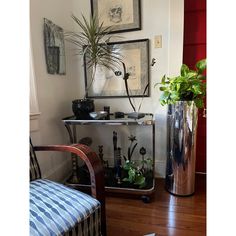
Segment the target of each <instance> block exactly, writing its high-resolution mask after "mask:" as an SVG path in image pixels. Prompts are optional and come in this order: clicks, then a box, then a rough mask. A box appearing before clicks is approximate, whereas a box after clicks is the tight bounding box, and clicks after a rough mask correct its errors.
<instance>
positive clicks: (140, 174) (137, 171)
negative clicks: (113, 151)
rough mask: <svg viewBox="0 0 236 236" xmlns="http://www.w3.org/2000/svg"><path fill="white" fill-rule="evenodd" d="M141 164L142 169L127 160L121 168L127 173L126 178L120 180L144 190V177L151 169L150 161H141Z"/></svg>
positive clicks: (145, 181)
mask: <svg viewBox="0 0 236 236" xmlns="http://www.w3.org/2000/svg"><path fill="white" fill-rule="evenodd" d="M141 164H142V167H140V166H138V165H137V164H136V163H135V162H134V161H129V160H127V161H126V162H125V165H124V167H123V168H124V170H126V171H127V173H128V177H126V178H123V179H122V180H123V181H124V182H129V183H131V184H134V185H138V186H139V188H144V187H145V186H146V185H147V178H146V175H147V173H148V172H150V171H151V169H152V160H151V159H149V158H148V159H146V160H144V161H142V162H141Z"/></svg>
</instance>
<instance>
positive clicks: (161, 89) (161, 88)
mask: <svg viewBox="0 0 236 236" xmlns="http://www.w3.org/2000/svg"><path fill="white" fill-rule="evenodd" d="M159 89H160V91H166V89H167V88H166V87H160V88H159Z"/></svg>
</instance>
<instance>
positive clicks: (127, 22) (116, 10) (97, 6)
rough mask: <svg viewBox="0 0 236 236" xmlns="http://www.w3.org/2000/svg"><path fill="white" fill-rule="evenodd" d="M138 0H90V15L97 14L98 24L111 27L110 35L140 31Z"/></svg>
mask: <svg viewBox="0 0 236 236" xmlns="http://www.w3.org/2000/svg"><path fill="white" fill-rule="evenodd" d="M140 8H141V6H140V0H91V10H92V14H97V16H98V19H99V24H101V23H103V26H104V27H108V26H111V27H112V30H111V32H110V33H117V32H127V31H133V30H140V29H141V9H140Z"/></svg>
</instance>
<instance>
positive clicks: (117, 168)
mask: <svg viewBox="0 0 236 236" xmlns="http://www.w3.org/2000/svg"><path fill="white" fill-rule="evenodd" d="M114 156H115V178H116V180H117V183H118V184H121V148H120V147H118V148H116V150H115V155H114Z"/></svg>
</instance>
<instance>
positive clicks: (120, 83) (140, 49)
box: [84, 39, 150, 98]
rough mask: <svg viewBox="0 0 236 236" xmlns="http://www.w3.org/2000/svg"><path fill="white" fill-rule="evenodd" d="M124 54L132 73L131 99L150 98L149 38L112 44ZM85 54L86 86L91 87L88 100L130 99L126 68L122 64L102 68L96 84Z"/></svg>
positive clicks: (123, 57)
mask: <svg viewBox="0 0 236 236" xmlns="http://www.w3.org/2000/svg"><path fill="white" fill-rule="evenodd" d="M108 46H109V47H113V49H115V50H116V51H118V52H119V54H120V55H121V59H122V61H123V62H124V64H125V66H126V72H128V73H129V74H130V76H129V79H128V87H129V93H130V97H149V96H150V95H149V39H138V40H129V41H121V42H112V43H109V44H108ZM86 58H87V57H86V54H85V55H84V75H85V76H84V77H85V87H86V88H87V87H88V91H87V93H86V97H87V98H118V97H119V98H122V97H127V92H126V89H125V81H124V79H123V77H124V68H123V65H122V63H120V64H119V65H117V68H115V69H114V71H113V70H109V69H107V68H105V67H104V66H98V67H97V69H96V74H95V77H94V80H93V82H92V74H93V68H92V67H89V66H87V59H86Z"/></svg>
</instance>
